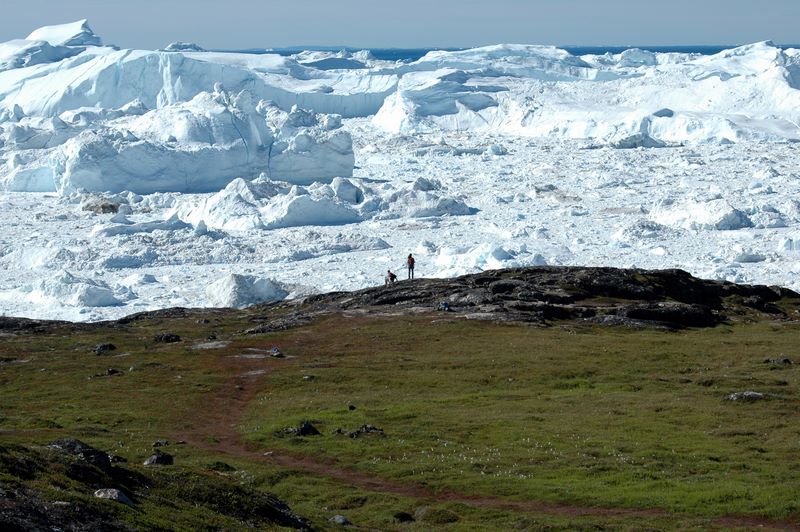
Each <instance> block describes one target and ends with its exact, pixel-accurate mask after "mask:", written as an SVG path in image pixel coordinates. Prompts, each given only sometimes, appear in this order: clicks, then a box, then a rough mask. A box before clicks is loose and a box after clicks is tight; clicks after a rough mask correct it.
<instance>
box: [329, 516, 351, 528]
mask: <svg viewBox="0 0 800 532" xmlns="http://www.w3.org/2000/svg"><path fill="white" fill-rule="evenodd" d="M330 520H331V522H332V523H336V524H337V525H341V526H350V525H352V524H353V523H351V522H350V520H349V519H348V518H346V517H345V516H343V515H334V516H333V517H331V519H330Z"/></svg>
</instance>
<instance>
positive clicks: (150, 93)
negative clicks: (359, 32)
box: [0, 21, 800, 321]
mask: <svg viewBox="0 0 800 532" xmlns="http://www.w3.org/2000/svg"><path fill="white" fill-rule="evenodd" d="M799 121H800V51H798V50H792V49H789V50H783V49H780V48H778V47H776V46H774V45H773V44H772V43H770V42H761V43H755V44H751V45H747V46H742V47H739V48H735V49H732V50H726V51H724V52H722V53H719V54H716V55H713V56H701V55H696V54H677V53H669V54H663V53H652V52H648V51H645V50H637V49H632V50H627V51H625V52H623V53H621V54H605V55H594V56H583V57H575V56H572V55H570V54H569V53H567V52H565V51H563V50H559V49H557V48H553V47H546V46H530V45H497V46H489V47H483V48H477V49H472V50H463V51H458V52H441V51H437V52H430V53H429V54H427V55H426V56H424V57H423V58H421V59H420V60H418V61H415V62H388V61H380V60H376V59H375V58H374V57H372V56H371V54H369V52H359V53H350V52H302V53H299V54H296V55H294V56H291V57H281V56H278V55H270V54H264V55H252V54H243V53H223V52H206V51H203V49H202V48H201V47H200V46H198V45H194V44H187V43H174V44H172V45H169V46H167V47H166V48H165V49H164V50H163V51H148V50H119V49H117V48H115V47H111V46H104V45H103V40H102V39H100V37H98V36H97V35H95V34H94V33H93V32H92V30H91V28H90V26H89V24H88V23H87V22H86V21H78V22H75V23H71V24H63V25H58V26H49V27H46V28H41V29H39V30H35V31H33V32H32V33H31V34H30V35H28V37H27V38H25V39H17V40H13V41H9V42H6V43H0V188H2V190H3V192H0V224H2V227H3V228H4V230H3V233H2V234H1V235H0V267H2V273H0V309H2V312H3V313H5V314H10V315H21V316H31V317H40V318H62V319H74V320H84V321H85V320H99V319H106V318H113V317H119V316H122V315H125V314H130V313H132V312H137V311H142V310H148V309H156V308H164V307H169V306H193V307H198V306H230V307H241V306H246V305H249V304H253V303H257V302H261V301H272V300H276V299H282V298H285V297H298V296H302V295H305V294H311V293H316V292H321V291H329V290H349V289H356V288H362V287H365V286H372V285H376V284H380V283H381V282H382V278H383V273H384V272H385V271H386V269H387V268H391V269H393V270H395V271H398V273H401V272H402V269H403V264H404V257H406V256H407V255H408V253H414V255H415V257H417V268H416V274H417V276H454V275H460V274H464V273H470V272H476V271H480V270H483V269H489V268H500V267H510V266H525V265H537V264H565V265H567V264H570V265H572V264H580V265H609V266H621V267H629V266H638V267H648V268H661V267H678V268H683V269H686V270H688V271H690V272H691V273H693V274H695V275H699V276H702V277H709V278H717V279H728V280H731V281H737V282H752V283H766V284H778V285H783V286H788V287H790V288H794V289H800V280H799V279H800V277H798V274H800V200H798V199H797V198H800V190H799V189H800V180H799V179H798V177H799V176H800V171H799V170H798V167H797V163H796V161H797V160H798V155H800V153H798V152H800V144H798V143H797V141H798V140H800V128H799V127H798V123H800V122H799ZM402 277H403V276H402V273H401V278H402Z"/></svg>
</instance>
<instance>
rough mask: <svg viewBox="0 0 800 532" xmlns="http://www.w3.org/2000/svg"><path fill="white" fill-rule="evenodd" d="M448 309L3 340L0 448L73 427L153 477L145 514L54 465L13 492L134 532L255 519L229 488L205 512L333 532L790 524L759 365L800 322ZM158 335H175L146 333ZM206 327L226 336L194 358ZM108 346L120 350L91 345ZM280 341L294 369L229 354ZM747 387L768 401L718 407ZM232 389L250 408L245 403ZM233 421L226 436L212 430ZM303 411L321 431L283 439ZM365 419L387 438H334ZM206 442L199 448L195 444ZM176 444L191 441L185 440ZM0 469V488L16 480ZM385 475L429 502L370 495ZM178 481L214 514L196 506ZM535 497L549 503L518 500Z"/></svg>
mask: <svg viewBox="0 0 800 532" xmlns="http://www.w3.org/2000/svg"><path fill="white" fill-rule="evenodd" d="M443 316H446V315H442V314H431V315H419V316H414V317H409V316H399V317H397V316H395V317H388V316H375V317H369V316H360V317H343V316H337V317H328V318H325V319H322V320H318V321H316V322H314V323H312V324H311V325H307V326H303V327H299V328H296V329H291V330H288V331H284V332H278V333H270V334H266V335H257V336H245V335H241V334H237V332H238V331H242V330H244V329H246V328H247V327H248V326H249V324H250V322H249V321H248V320H247V317H246V315H242V314H240V313H231V315H230V316H226V315H224V314H220V313H215V314H214V315H213V316H212V317H210V318H208V319H207V318H203V314H202V312H200V311H198V313H196V314H193V315H188V316H185V317H181V318H152V319H142V320H137V321H134V322H131V323H130V324H127V325H124V326H121V325H115V326H113V327H112V326H100V327H96V328H89V329H88V330H82V331H81V330H78V331H76V330H74V329H72V328H70V327H69V326H64V327H61V328H56V329H53V330H51V331H49V332H47V333H43V334H37V335H30V334H20V335H7V336H5V337H4V338H3V342H2V345H1V346H0V359H3V360H4V362H3V363H2V365H0V395H1V396H2V400H0V445H11V444H22V445H25V446H28V447H30V446H34V447H35V446H37V445H43V444H45V443H47V442H49V441H52V440H54V439H57V438H61V437H77V438H80V439H82V440H84V441H86V442H87V443H89V444H91V445H94V446H96V447H99V448H101V449H104V450H106V451H109V452H111V453H113V454H117V455H120V456H123V457H125V458H127V459H128V460H129V464H128V466H127V467H129V468H131V469H132V470H134V471H142V472H143V473H144V474H147V475H156V476H157V477H158V478H160V479H161V481H160V482H155V483H154V485H153V487H152V488H151V489H149V490H140V491H139V493H137V494H134V495H137V496H138V498H137V508H135V509H128V508H127V507H120V506H114V503H110V502H107V501H95V500H93V499H92V498H91V494H90V493H85V494H81V493H79V492H78V491H76V490H77V487H75V486H74V485H72V484H70V482H68V481H67V480H64V479H63V478H62V476H61V475H60V474H59V473H58V471H57V470H51V471H46V472H43V473H40V474H38V475H37V476H36V478H35V479H33V480H25V481H24V482H27V483H28V484H30V485H31V486H32V487H34V488H36V489H39V490H41V491H42V493H43V494H44V495H43V496H45V497H52V498H53V500H63V498H64V497H65V496H67V495H65V494H68V495H69V496H70V497H79V498H83V499H84V500H85V501H87V504H95V505H99V506H98V507H102V508H105V509H107V510H108V511H113V512H114V513H115V515H117V516H118V517H119V518H120V519H121V520H123V521H124V522H127V523H129V524H131V525H132V526H137V527H142V528H165V529H171V528H177V529H190V528H202V527H206V528H225V529H231V528H246V527H247V526H248V523H247V522H246V520H243V519H240V518H239V517H237V515H236V514H235V513H232V512H230V511H229V512H227V513H226V512H225V511H223V510H224V509H225V507H226V505H227V506H236V505H241V504H243V502H241V501H239V502H236V501H237V499H236V498H237V497H239V496H241V493H239V492H234V491H231V492H229V494H230V501H228V502H227V503H225V502H224V501H223V502H220V501H217V502H216V503H214V502H213V501H210V497H209V496H208V493H211V492H213V491H214V489H215V488H216V487H217V486H223V487H224V486H227V485H236V486H243V487H245V488H246V489H247V490H255V491H266V492H270V493H274V494H275V495H277V496H278V497H280V498H281V499H282V500H284V501H285V502H286V503H287V504H289V506H291V508H292V509H293V510H294V511H295V512H296V513H298V514H300V515H302V516H304V517H307V518H308V519H310V520H311V521H312V523H313V524H314V525H315V526H317V527H320V528H323V529H326V528H331V527H332V526H334V525H332V524H331V523H330V522H329V521H328V518H329V517H331V516H332V515H335V514H343V515H346V516H347V517H348V518H349V519H350V520H351V521H352V522H354V523H356V524H358V525H360V526H366V527H373V528H378V529H398V530H399V529H404V530H405V529H409V530H414V529H415V530H429V529H431V528H448V529H452V530H475V529H486V530H491V529H494V530H500V529H512V528H513V529H522V530H526V529H531V530H536V529H551V528H552V529H569V530H574V529H589V528H592V527H595V526H600V527H606V528H613V529H631V530H641V529H648V528H650V529H674V528H698V529H706V528H714V527H718V528H727V527H729V526H741V527H744V528H747V527H748V526H749V525H748V524H747V523H748V522H749V521H747V520H745V519H742V520H740V521H736V520H734V521H725V520H721V519H720V518H723V517H725V516H732V515H733V516H750V517H752V518H753V520H752V523H753V526H754V527H755V526H757V525H758V524H767V525H770V524H780V523H782V522H788V523H792V522H793V523H798V522H800V520H798V517H797V515H798V505H800V479H798V478H797V475H796V474H795V469H796V466H797V465H798V461H797V457H798V456H800V424H798V412H800V410H799V409H798V406H799V404H800V403H798V397H800V395H799V394H798V392H799V391H800V390H799V389H798V386H799V384H798V378H797V376H798V371H800V368H799V367H798V365H797V364H792V365H788V366H779V367H776V366H773V365H771V364H768V363H765V362H764V360H765V359H771V358H784V357H786V358H790V359H792V360H794V361H795V362H800V357H798V356H797V355H798V347H797V345H798V339H800V325H798V324H796V323H788V322H771V321H759V322H755V323H748V324H745V323H740V324H736V325H722V326H719V327H716V328H712V329H703V330H688V331H681V332H663V331H655V330H635V331H634V330H626V329H618V328H600V327H577V326H574V325H571V324H558V325H556V326H553V327H549V328H539V327H526V326H512V325H498V324H491V323H483V322H473V321H464V320H461V319H442V317H443ZM162 331H169V332H172V333H177V334H179V335H181V336H182V337H183V341H182V342H180V343H177V344H155V343H153V341H152V338H153V335H154V334H156V333H158V332H162ZM212 332H213V333H214V334H216V336H217V338H218V339H219V340H224V341H229V342H230V343H229V344H227V345H226V346H224V347H221V348H217V349H193V348H192V347H193V346H194V345H195V344H197V343H199V342H203V341H206V337H207V336H208V335H209V334H210V333H212ZM109 341H110V342H113V343H114V344H115V345H116V346H117V350H115V351H113V352H111V353H110V354H109V355H107V356H96V355H94V354H93V353H92V352H91V347H92V346H93V345H95V344H98V343H101V342H109ZM272 346H278V347H280V348H281V349H282V350H283V352H284V353H286V354H287V355H288V356H289V357H288V358H286V359H280V360H274V359H257V358H255V359H254V358H237V357H238V356H239V355H242V354H252V353H255V351H252V349H260V350H265V349H269V348H270V347H272ZM795 359H798V360H795ZM109 367H113V368H115V369H118V370H120V371H122V375H119V376H103V377H92V376H93V375H95V374H102V373H104V372H106V370H107V369H108V368H109ZM261 372H263V373H261ZM242 375H247V377H246V378H245V380H241V377H242ZM237 376H238V377H237ZM306 376H313V378H308V379H306V378H304V377H306ZM237 378H239V380H237ZM242 388H246V389H242ZM744 390H755V391H759V392H766V393H771V394H774V395H775V397H774V398H772V399H770V400H763V401H758V402H753V403H735V402H730V401H725V400H724V398H725V396H726V395H727V394H728V393H731V392H736V391H744ZM240 393H241V394H244V395H246V397H244V399H241V400H240V399H237V394H240ZM232 405H233V407H235V409H234V408H232ZM350 405H352V406H354V407H355V409H354V410H353V409H350V408H349V407H350ZM234 410H235V416H233V417H230V414H231V413H232V412H234ZM220 411H221V412H222V414H224V415H223V416H219V415H217V416H216V417H215V412H216V413H217V414H219V412H220ZM226 416H227V417H229V418H230V419H228V421H230V422H232V423H233V424H234V425H235V426H234V427H232V428H231V427H230V425H229V424H228V425H226V424H225V423H223V421H225V420H224V419H223V420H220V419H219V417H226ZM302 420H311V421H312V423H314V424H315V425H316V426H317V428H319V429H320V431H321V432H322V435H321V436H315V437H297V436H292V435H287V434H284V433H283V432H282V430H283V429H284V428H286V427H291V426H297V425H298V424H299V423H300V422H301V421H302ZM212 424H213V425H214V426H213V427H212V426H210V425H212ZM364 424H370V425H375V426H377V427H380V428H382V429H383V430H384V432H385V436H378V435H365V436H363V437H359V438H350V437H348V436H347V435H341V434H335V433H334V431H335V429H339V428H341V429H344V430H345V431H352V430H354V429H356V428H358V427H359V426H361V425H364ZM224 431H229V432H230V431H233V432H236V433H238V435H239V437H240V439H241V442H240V448H239V450H240V451H241V452H239V451H237V449H236V448H232V447H231V443H230V441H228V442H226V445H225V446H223V445H222V444H220V445H219V446H217V443H218V442H219V440H220V438H219V435H220V434H222V433H223V432H224ZM182 435H183V436H184V437H182ZM197 436H202V437H203V438H204V441H203V442H201V443H202V445H196V444H195V442H194V441H191V440H192V437H197ZM161 438H166V439H169V440H170V441H171V442H172V445H170V446H168V447H167V448H166V450H167V451H168V452H170V453H172V454H174V456H175V458H176V465H175V466H169V467H166V468H164V469H161V470H158V471H157V472H153V471H152V470H145V469H144V468H142V467H140V466H138V465H137V464H140V463H141V462H142V460H144V458H146V457H147V456H148V455H149V454H150V453H151V452H152V443H153V441H155V440H157V439H161ZM180 439H186V440H187V442H188V443H187V444H184V445H176V444H175V443H174V442H176V441H177V440H180ZM234 439H235V438H234ZM265 452H267V453H269V452H272V453H274V454H276V455H280V454H282V453H283V454H286V455H287V456H292V457H293V458H294V459H296V460H297V463H298V464H301V463H302V460H308V461H314V462H315V463H317V464H323V466H324V467H327V468H330V469H331V470H344V471H347V472H348V474H349V475H351V476H353V477H354V478H356V477H358V478H374V479H376V483H375V485H374V486H373V487H372V489H370V488H369V487H368V486H365V485H364V484H363V483H362V484H359V483H355V485H353V484H352V483H348V482H346V481H345V480H343V478H344V477H343V476H342V475H339V476H338V477H337V476H333V477H331V476H328V475H322V474H320V473H319V469H317V470H315V471H312V472H309V471H308V470H305V471H304V470H303V468H302V467H299V466H293V467H287V466H285V465H284V466H282V465H280V463H279V462H274V461H270V460H269V458H268V457H266V458H265V459H256V458H255V457H256V456H259V455H263V453H265ZM218 462H224V464H227V465H229V466H231V467H232V468H233V470H228V469H227V468H226V467H224V466H221V465H220V464H219V463H218ZM3 475H4V476H3V477H0V481H2V482H10V481H11V480H12V478H11V477H12V476H13V475H10V474H9V473H8V472H7V471H6V472H4V473H3ZM345 476H346V475H345ZM15 478H16V477H15ZM381 481H386V482H387V483H391V486H397V485H404V484H407V485H409V486H417V487H421V489H423V490H424V492H425V493H426V495H425V496H423V497H420V496H416V495H414V496H412V495H410V493H412V492H409V493H403V492H402V490H399V491H398V490H396V489H394V490H392V489H387V490H382V489H381ZM15 482H16V480H15ZM59 483H61V484H62V485H60V484H59ZM70 486H72V488H70ZM187 486H194V487H195V488H196V489H194V488H193V490H190V491H192V493H195V494H199V495H197V496H198V497H199V499H200V500H201V501H202V500H206V503H205V504H200V505H197V504H191V503H188V502H187V500H188V499H189V498H188V497H187V496H185V495H186V494H185V493H184V491H186V489H188V488H187ZM223 491H224V490H223ZM248 493H250V492H248ZM414 493H416V492H414ZM204 494H205V495H204ZM503 501H507V502H508V504H507V505H505V504H503ZM531 501H533V502H535V503H543V506H536V505H530V506H526V504H528V503H530V502H531ZM420 507H427V508H428V511H427V512H422V513H421V514H420V515H421V516H422V519H421V520H419V521H417V522H416V523H412V524H408V525H401V524H397V523H395V522H394V520H393V515H394V514H395V513H396V512H399V511H405V512H409V513H411V514H414V513H415V511H417V510H418V509H419V508H420ZM593 508H594V509H595V511H593V510H592V509H593ZM615 509H616V510H620V511H619V512H617V511H616V510H615ZM630 509H633V510H637V511H634V512H632V513H625V511H627V510H630ZM423 514H424V515H423ZM759 520H764V522H763V523H762V522H761V521H759ZM731 523H733V524H731ZM251 524H252V523H251Z"/></svg>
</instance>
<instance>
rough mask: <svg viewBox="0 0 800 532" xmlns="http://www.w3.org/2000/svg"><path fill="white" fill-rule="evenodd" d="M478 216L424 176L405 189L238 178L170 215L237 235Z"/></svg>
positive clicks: (354, 183)
mask: <svg viewBox="0 0 800 532" xmlns="http://www.w3.org/2000/svg"><path fill="white" fill-rule="evenodd" d="M474 212H475V209H473V208H471V207H469V206H468V205H467V204H466V203H465V202H464V200H463V199H462V198H458V197H455V196H452V195H449V194H448V193H447V191H446V190H443V189H442V186H441V184H439V183H438V182H436V181H435V180H431V179H427V178H424V177H421V178H418V179H417V180H415V181H414V182H413V183H408V184H405V185H402V186H400V187H397V186H395V185H393V184H391V183H381V184H377V185H376V184H368V183H366V182H364V181H363V180H356V179H347V178H341V177H337V178H334V179H333V180H332V181H331V183H329V184H325V183H320V182H317V183H314V184H312V185H310V186H307V187H303V186H298V185H291V184H289V183H286V182H281V181H273V180H270V179H269V178H268V177H267V176H261V177H259V178H257V179H254V180H252V181H246V180H244V179H235V180H234V181H232V182H231V183H229V184H228V186H226V187H225V188H224V189H222V190H221V191H220V192H218V193H216V194H214V195H212V196H209V197H206V198H203V199H201V200H200V201H199V203H197V202H196V199H195V198H184V199H181V200H179V202H178V205H177V206H176V207H175V208H174V209H173V210H172V211H171V213H170V214H171V216H174V217H175V218H177V219H180V220H184V221H185V222H187V223H190V224H191V225H192V226H194V227H205V228H208V229H213V230H221V231H226V232H233V233H236V232H246V231H252V230H262V229H279V228H285V227H298V226H305V225H343V224H351V223H357V222H361V221H364V220H370V219H374V220H386V219H393V218H423V217H430V216H445V215H450V216H458V215H467V214H472V213H474Z"/></svg>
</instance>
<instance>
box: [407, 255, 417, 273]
mask: <svg viewBox="0 0 800 532" xmlns="http://www.w3.org/2000/svg"><path fill="white" fill-rule="evenodd" d="M414 262H415V261H414V256H413V255H412V254H411V253H409V254H408V259H406V265H407V266H408V278H409V279H413V278H414Z"/></svg>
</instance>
